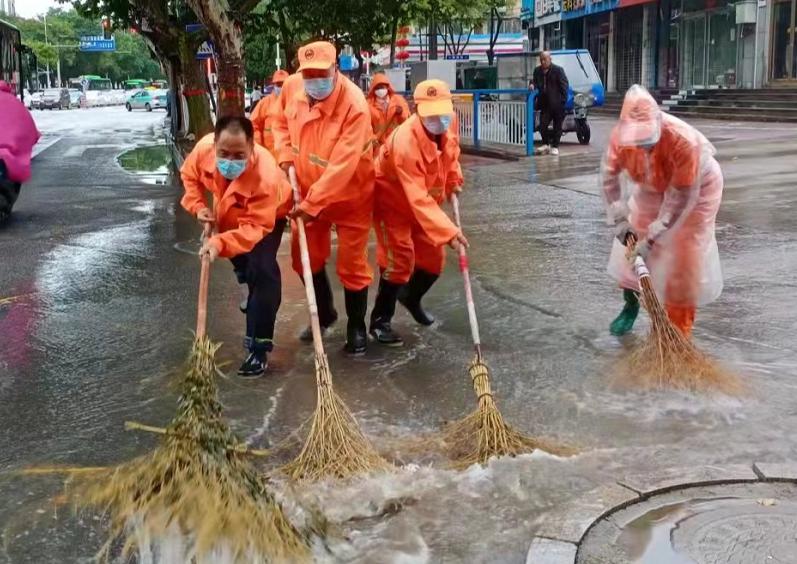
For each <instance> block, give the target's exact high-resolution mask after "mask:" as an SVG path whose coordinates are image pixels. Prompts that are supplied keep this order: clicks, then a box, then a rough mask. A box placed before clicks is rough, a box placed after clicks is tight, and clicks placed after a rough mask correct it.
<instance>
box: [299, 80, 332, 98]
mask: <svg viewBox="0 0 797 564" xmlns="http://www.w3.org/2000/svg"><path fill="white" fill-rule="evenodd" d="M334 88H335V79H334V78H332V77H331V76H330V77H326V78H305V79H304V91H305V92H307V95H308V96H310V97H311V98H312V99H314V100H324V99H326V98H329V95H330V94H332V90H333V89H334Z"/></svg>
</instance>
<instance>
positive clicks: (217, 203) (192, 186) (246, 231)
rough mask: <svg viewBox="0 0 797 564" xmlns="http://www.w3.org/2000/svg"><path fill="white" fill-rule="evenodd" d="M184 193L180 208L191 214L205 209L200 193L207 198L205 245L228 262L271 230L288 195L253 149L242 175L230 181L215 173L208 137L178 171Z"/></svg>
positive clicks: (278, 174)
mask: <svg viewBox="0 0 797 564" xmlns="http://www.w3.org/2000/svg"><path fill="white" fill-rule="evenodd" d="M180 176H181V177H182V180H183V187H184V188H185V194H184V195H183V198H182V200H181V201H180V204H181V205H182V206H183V208H185V210H186V211H187V212H189V213H190V214H192V215H196V214H197V213H198V212H199V211H200V210H201V209H203V208H206V207H208V204H207V200H206V199H205V198H206V197H205V191H207V192H210V193H211V194H212V195H213V215H214V216H215V217H216V230H217V231H218V234H217V235H214V236H213V237H212V238H211V242H212V243H213V244H214V245H216V247H218V249H219V256H222V257H227V258H229V257H234V256H237V255H241V254H244V253H248V252H249V251H251V250H252V249H253V248H254V246H255V245H257V244H258V243H259V242H260V241H261V240H262V239H263V237H265V236H266V235H268V234H269V233H270V232H271V230H272V229H274V223H275V221H276V219H277V218H283V217H285V216H286V215H287V213H288V212H289V211H290V209H291V202H292V200H291V190H290V185H289V183H288V181H287V179H286V178H285V174H284V173H283V172H282V171H281V170H280V169H279V168H278V167H277V163H276V162H275V161H274V157H272V156H271V154H270V153H269V152H268V151H266V150H265V149H264V148H262V147H260V146H257V145H255V147H254V151H253V152H252V155H251V156H250V157H249V161H248V163H247V165H246V170H245V171H244V172H243V174H241V176H239V177H238V178H236V179H235V180H233V181H229V180H227V179H226V178H224V177H223V176H222V175H221V173H220V172H219V171H218V168H216V149H215V146H214V143H213V134H212V133H210V134H208V135H206V136H205V137H203V138H202V139H200V141H199V142H198V143H197V144H196V146H195V147H194V150H193V151H191V154H189V155H188V157H187V158H186V159H185V162H184V163H183V167H182V168H181V169H180Z"/></svg>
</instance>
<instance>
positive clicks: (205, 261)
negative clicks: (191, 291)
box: [196, 223, 212, 339]
mask: <svg viewBox="0 0 797 564" xmlns="http://www.w3.org/2000/svg"><path fill="white" fill-rule="evenodd" d="M211 229H212V226H211V224H210V223H205V227H204V230H205V232H204V237H205V239H207V238H208V237H210V233H211ZM208 286H210V258H209V257H208V256H207V255H202V268H201V270H200V272H199V297H198V299H197V312H196V338H197V339H203V338H204V337H205V335H206V334H207V329H208V327H207V326H208Z"/></svg>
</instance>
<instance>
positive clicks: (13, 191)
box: [0, 160, 22, 224]
mask: <svg viewBox="0 0 797 564" xmlns="http://www.w3.org/2000/svg"><path fill="white" fill-rule="evenodd" d="M21 187H22V185H21V184H19V183H18V182H13V181H12V180H11V179H10V178H9V177H8V172H7V171H6V164H5V163H4V162H3V161H2V160H0V224H2V223H3V222H5V221H6V220H7V219H8V216H10V215H11V208H13V207H14V202H16V201H17V198H18V197H19V190H20V188H21Z"/></svg>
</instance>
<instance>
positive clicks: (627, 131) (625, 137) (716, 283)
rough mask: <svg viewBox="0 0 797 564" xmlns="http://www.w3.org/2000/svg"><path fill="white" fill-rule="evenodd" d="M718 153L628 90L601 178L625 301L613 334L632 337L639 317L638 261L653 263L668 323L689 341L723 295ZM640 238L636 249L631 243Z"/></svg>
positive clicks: (614, 270)
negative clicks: (702, 313)
mask: <svg viewBox="0 0 797 564" xmlns="http://www.w3.org/2000/svg"><path fill="white" fill-rule="evenodd" d="M714 153H715V150H714V147H713V146H712V145H711V143H709V141H708V139H706V138H705V137H704V136H703V134H701V133H700V132H699V131H697V130H696V129H695V128H694V127H692V126H690V125H688V124H686V123H684V122H683V121H681V120H679V119H678V118H676V117H673V116H671V115H669V114H666V113H663V112H662V111H661V110H660V109H659V106H658V104H657V103H656V101H655V100H654V99H653V97H652V96H651V95H650V94H649V93H648V92H647V90H645V89H644V88H642V87H641V86H638V85H634V86H632V87H631V88H630V89H629V90H628V93H627V94H626V96H625V100H624V102H623V108H622V111H621V113H620V122H619V123H618V124H617V126H615V128H614V130H613V131H612V133H611V137H610V140H609V148H608V149H607V152H606V156H605V157H604V162H603V167H602V175H601V176H602V188H603V195H604V198H605V202H606V209H607V213H608V221H609V224H610V225H614V226H615V235H616V239H615V240H614V245H613V248H612V253H611V258H610V259H609V268H608V271H609V273H610V274H611V275H612V276H613V277H614V278H615V279H616V280H617V281H618V282H619V283H620V286H621V287H622V288H623V296H624V299H625V307H624V308H623V311H622V312H621V313H620V315H619V316H618V317H617V318H616V319H615V320H614V321H613V322H612V324H611V326H610V330H611V332H612V334H614V335H624V334H626V333H628V332H629V331H631V329H632V328H633V325H634V321H635V320H636V317H637V314H638V313H639V298H638V292H639V281H638V279H637V277H636V275H635V274H634V271H633V269H632V267H631V263H632V262H633V259H634V258H635V257H636V256H641V257H642V258H643V259H644V260H645V262H646V263H647V265H648V268H649V269H650V271H651V277H652V280H653V286H654V288H655V289H656V292H657V294H659V297H660V299H661V300H662V301H663V303H664V305H665V307H666V309H667V315H668V317H669V318H670V320H671V321H672V322H673V324H674V325H676V326H677V327H678V328H679V329H680V330H681V331H682V332H683V333H684V334H685V335H686V336H687V337H688V336H691V333H692V326H693V325H694V320H695V312H696V310H697V306H699V305H704V304H707V303H710V302H712V301H714V300H716V299H717V298H718V297H719V295H720V293H721V292H722V272H721V269H720V263H719V253H718V251H717V241H716V238H715V235H714V227H715V220H716V217H717V211H718V210H719V206H720V201H721V199H722V188H723V179H722V171H721V170H720V166H719V163H717V161H716V159H715V158H714ZM634 239H635V240H636V241H638V243H637V244H636V246H634V245H632V244H629V243H630V242H631V241H632V240H634ZM626 244H628V246H626ZM629 259H630V260H629Z"/></svg>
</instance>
